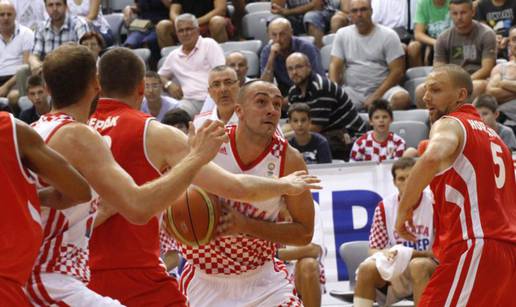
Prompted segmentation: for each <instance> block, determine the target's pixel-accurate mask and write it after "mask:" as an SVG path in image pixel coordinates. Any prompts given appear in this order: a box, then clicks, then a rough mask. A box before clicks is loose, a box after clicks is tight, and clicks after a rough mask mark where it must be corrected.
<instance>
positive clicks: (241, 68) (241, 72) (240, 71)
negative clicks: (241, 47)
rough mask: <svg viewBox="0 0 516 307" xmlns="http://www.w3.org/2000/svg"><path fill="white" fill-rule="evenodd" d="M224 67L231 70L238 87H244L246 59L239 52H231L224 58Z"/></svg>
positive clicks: (246, 67)
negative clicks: (234, 74) (235, 75)
mask: <svg viewBox="0 0 516 307" xmlns="http://www.w3.org/2000/svg"><path fill="white" fill-rule="evenodd" d="M226 65H227V66H229V67H231V68H233V69H234V70H235V72H236V74H237V76H238V81H239V82H240V85H244V83H245V78H246V76H247V70H248V68H249V67H248V66H247V58H246V57H245V56H244V55H243V54H242V53H241V52H231V53H230V54H228V55H227V56H226Z"/></svg>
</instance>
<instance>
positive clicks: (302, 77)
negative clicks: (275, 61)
mask: <svg viewBox="0 0 516 307" xmlns="http://www.w3.org/2000/svg"><path fill="white" fill-rule="evenodd" d="M285 66H286V68H287V73H288V77H289V78H290V80H292V82H293V83H294V84H295V85H296V86H299V87H301V88H306V86H307V84H308V81H309V79H310V76H311V75H312V66H311V65H310V60H309V59H308V57H307V56H306V55H305V54H303V53H300V52H294V53H292V54H291V55H289V56H288V58H287V60H286V61H285Z"/></svg>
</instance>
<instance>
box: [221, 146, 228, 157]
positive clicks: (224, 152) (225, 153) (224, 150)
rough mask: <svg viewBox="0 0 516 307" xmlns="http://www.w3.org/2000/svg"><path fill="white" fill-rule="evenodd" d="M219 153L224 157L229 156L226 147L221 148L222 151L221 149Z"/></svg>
mask: <svg viewBox="0 0 516 307" xmlns="http://www.w3.org/2000/svg"><path fill="white" fill-rule="evenodd" d="M219 153H220V154H223V155H227V154H228V152H227V150H226V147H225V146H221V147H220V149H219Z"/></svg>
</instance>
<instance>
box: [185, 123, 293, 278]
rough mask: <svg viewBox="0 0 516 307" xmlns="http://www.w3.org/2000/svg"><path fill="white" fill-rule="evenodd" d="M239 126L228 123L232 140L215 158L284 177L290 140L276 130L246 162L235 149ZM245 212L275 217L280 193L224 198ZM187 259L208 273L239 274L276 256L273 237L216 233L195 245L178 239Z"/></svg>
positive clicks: (240, 169)
mask: <svg viewBox="0 0 516 307" xmlns="http://www.w3.org/2000/svg"><path fill="white" fill-rule="evenodd" d="M236 128H237V127H236V126H234V125H229V126H227V128H226V129H227V133H228V135H229V140H230V141H229V142H228V143H226V144H224V145H223V146H222V147H221V150H220V151H219V153H218V154H217V156H216V157H215V159H214V161H215V162H216V163H217V164H218V165H219V166H221V167H222V168H224V169H226V170H227V171H229V172H232V173H235V174H249V175H255V176H261V177H275V178H278V177H282V176H283V170H284V164H285V154H286V151H287V147H288V142H287V141H286V140H285V139H283V138H281V137H280V136H278V135H277V134H275V135H274V136H273V137H272V141H271V143H270V144H269V146H268V147H267V148H266V149H265V150H264V151H263V152H262V153H261V154H260V156H259V157H258V158H257V159H256V160H255V161H253V162H252V163H249V164H244V163H243V162H242V161H241V159H240V157H239V155H238V152H237V150H236V143H235V140H236V137H235V134H236ZM221 201H224V202H226V203H227V204H229V205H231V206H232V207H233V208H235V209H236V210H238V211H239V212H240V213H242V214H245V215H246V216H249V217H252V218H255V219H261V220H267V221H275V220H276V218H277V216H278V213H279V210H280V206H281V197H276V198H272V199H269V200H267V201H262V202H255V203H244V202H238V201H232V200H227V199H222V200H221ZM178 245H179V247H180V251H181V253H182V254H183V256H184V257H185V258H186V260H187V261H188V262H189V263H190V264H192V265H194V266H195V267H196V268H197V269H200V270H202V271H203V272H204V273H206V274H225V275H240V274H243V273H246V272H249V271H252V270H255V269H257V268H259V267H260V266H262V265H263V264H265V263H266V262H268V261H272V260H273V258H274V253H275V250H276V249H275V247H274V244H273V243H272V242H271V241H267V240H262V239H258V238H253V237H249V236H245V235H239V236H224V237H217V238H216V239H215V240H213V241H211V242H210V243H208V244H205V245H203V246H200V247H199V248H193V247H189V246H186V245H183V244H181V243H180V242H178Z"/></svg>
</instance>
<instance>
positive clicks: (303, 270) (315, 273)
mask: <svg viewBox="0 0 516 307" xmlns="http://www.w3.org/2000/svg"><path fill="white" fill-rule="evenodd" d="M297 274H299V275H300V276H301V277H302V278H303V279H314V278H315V279H319V262H317V259H314V258H303V259H300V260H298V262H297V264H296V275H297Z"/></svg>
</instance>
